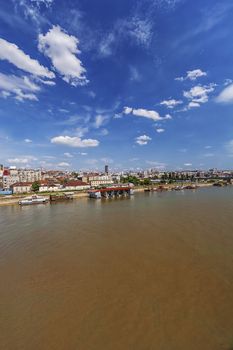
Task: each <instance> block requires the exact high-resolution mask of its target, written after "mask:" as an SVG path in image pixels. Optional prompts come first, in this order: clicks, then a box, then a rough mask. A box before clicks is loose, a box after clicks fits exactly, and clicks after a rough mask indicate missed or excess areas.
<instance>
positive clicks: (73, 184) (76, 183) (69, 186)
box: [62, 180, 90, 191]
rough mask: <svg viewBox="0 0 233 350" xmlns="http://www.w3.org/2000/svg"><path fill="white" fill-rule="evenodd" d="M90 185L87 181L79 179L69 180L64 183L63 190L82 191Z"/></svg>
mask: <svg viewBox="0 0 233 350" xmlns="http://www.w3.org/2000/svg"><path fill="white" fill-rule="evenodd" d="M89 188H90V185H88V183H86V182H83V181H80V180H71V181H68V182H67V183H65V184H64V186H63V189H62V190H63V191H64V190H65V191H66V190H67V191H83V190H88V189H89Z"/></svg>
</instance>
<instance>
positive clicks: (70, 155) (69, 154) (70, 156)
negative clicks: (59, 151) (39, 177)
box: [64, 152, 73, 158]
mask: <svg viewBox="0 0 233 350" xmlns="http://www.w3.org/2000/svg"><path fill="white" fill-rule="evenodd" d="M64 156H66V157H67V158H73V155H72V154H71V153H69V152H65V153H64Z"/></svg>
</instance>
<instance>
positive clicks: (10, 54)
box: [0, 38, 55, 78]
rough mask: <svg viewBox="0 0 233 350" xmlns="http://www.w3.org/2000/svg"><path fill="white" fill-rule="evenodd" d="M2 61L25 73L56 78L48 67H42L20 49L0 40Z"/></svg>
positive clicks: (0, 57)
mask: <svg viewBox="0 0 233 350" xmlns="http://www.w3.org/2000/svg"><path fill="white" fill-rule="evenodd" d="M0 59H1V60H6V61H8V62H10V63H12V64H13V65H14V66H16V67H17V68H19V69H22V70H23V71H25V72H28V73H31V74H33V75H37V76H40V77H46V78H54V77H55V75H54V73H53V72H50V71H49V70H48V69H47V68H46V67H44V66H42V65H41V64H40V63H39V62H38V61H37V60H34V59H32V58H31V57H30V56H29V55H27V54H25V53H24V52H23V51H22V50H20V49H19V47H18V46H17V45H15V44H13V43H10V42H8V41H6V40H4V39H1V38H0Z"/></svg>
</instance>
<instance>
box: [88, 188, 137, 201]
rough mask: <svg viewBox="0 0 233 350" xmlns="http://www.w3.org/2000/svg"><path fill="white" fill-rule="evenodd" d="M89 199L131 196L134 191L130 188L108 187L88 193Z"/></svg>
mask: <svg viewBox="0 0 233 350" xmlns="http://www.w3.org/2000/svg"><path fill="white" fill-rule="evenodd" d="M88 194H89V198H95V199H99V198H115V197H124V196H131V195H132V194H133V189H132V188H131V187H130V186H124V187H107V188H101V189H95V190H89V191H88Z"/></svg>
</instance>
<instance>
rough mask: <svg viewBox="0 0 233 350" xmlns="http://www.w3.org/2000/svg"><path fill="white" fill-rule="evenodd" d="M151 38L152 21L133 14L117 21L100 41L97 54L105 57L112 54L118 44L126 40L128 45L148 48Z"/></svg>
mask: <svg viewBox="0 0 233 350" xmlns="http://www.w3.org/2000/svg"><path fill="white" fill-rule="evenodd" d="M152 36H153V21H151V20H150V19H148V18H147V19H146V18H145V16H141V14H140V15H138V14H135V15H134V16H131V17H129V18H126V19H121V20H118V21H117V22H116V23H115V25H114V27H113V29H112V30H111V31H110V32H108V33H107V34H106V35H105V36H104V37H103V38H102V40H101V41H100V44H99V54H100V55H101V56H103V57H107V56H110V55H112V54H113V52H114V50H116V48H117V47H118V43H119V42H121V41H123V40H127V42H128V43H130V44H134V45H135V44H136V45H138V46H142V47H149V45H150V43H151V39H152Z"/></svg>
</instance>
